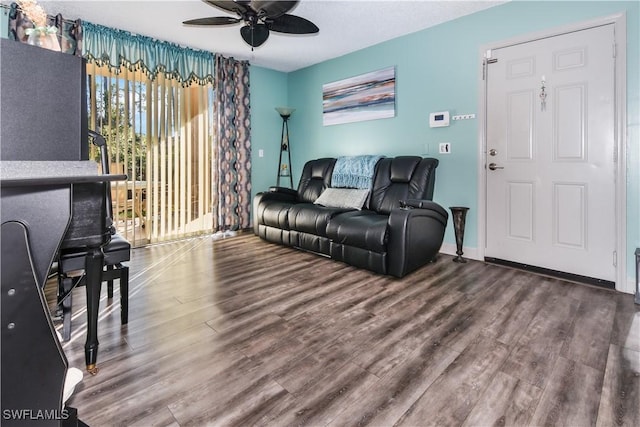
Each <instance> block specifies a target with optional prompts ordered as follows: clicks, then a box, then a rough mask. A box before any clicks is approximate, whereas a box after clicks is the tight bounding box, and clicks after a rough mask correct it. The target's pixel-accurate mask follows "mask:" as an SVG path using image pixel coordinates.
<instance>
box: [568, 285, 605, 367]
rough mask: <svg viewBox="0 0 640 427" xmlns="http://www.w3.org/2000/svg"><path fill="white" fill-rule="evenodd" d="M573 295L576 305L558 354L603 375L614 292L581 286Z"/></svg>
mask: <svg viewBox="0 0 640 427" xmlns="http://www.w3.org/2000/svg"><path fill="white" fill-rule="evenodd" d="M575 294H576V296H578V297H579V299H580V306H579V307H578V311H577V313H576V316H575V318H574V319H573V324H572V325H571V329H570V330H569V332H568V334H567V337H566V339H565V342H564V344H563V346H562V349H561V350H560V355H561V356H562V357H564V358H566V359H571V360H575V361H576V362H580V363H582V364H584V365H587V366H591V367H592V368H594V369H597V370H599V371H602V372H604V369H605V366H606V364H607V354H608V353H609V348H608V344H609V342H610V340H611V330H612V327H613V322H614V317H615V314H616V301H615V298H614V296H615V293H613V292H611V291H609V290H605V289H602V290H600V289H592V288H587V287H583V288H576V293H575Z"/></svg>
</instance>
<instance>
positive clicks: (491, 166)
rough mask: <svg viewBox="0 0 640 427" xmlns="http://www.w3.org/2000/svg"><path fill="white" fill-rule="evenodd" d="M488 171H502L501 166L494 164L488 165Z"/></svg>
mask: <svg viewBox="0 0 640 427" xmlns="http://www.w3.org/2000/svg"><path fill="white" fill-rule="evenodd" d="M489 169H491V170H492V171H494V170H496V169H504V167H503V166H498V165H496V164H495V163H489Z"/></svg>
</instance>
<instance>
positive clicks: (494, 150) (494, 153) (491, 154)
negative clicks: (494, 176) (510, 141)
mask: <svg viewBox="0 0 640 427" xmlns="http://www.w3.org/2000/svg"><path fill="white" fill-rule="evenodd" d="M496 154H498V150H496V149H495V148H492V149H491V150H489V155H490V156H495V155H496Z"/></svg>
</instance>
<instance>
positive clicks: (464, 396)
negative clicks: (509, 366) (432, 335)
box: [395, 336, 509, 426]
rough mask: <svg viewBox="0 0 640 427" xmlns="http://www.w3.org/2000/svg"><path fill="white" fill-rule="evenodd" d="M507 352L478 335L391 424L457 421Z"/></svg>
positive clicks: (442, 423)
mask: <svg viewBox="0 0 640 427" xmlns="http://www.w3.org/2000/svg"><path fill="white" fill-rule="evenodd" d="M508 354H509V349H508V348H507V346H506V345H504V344H502V343H500V342H498V341H496V340H494V339H492V338H490V337H486V336H478V337H477V339H476V340H475V341H474V342H473V343H472V344H471V345H469V346H468V347H467V348H466V349H465V350H464V351H463V352H462V353H461V354H460V355H459V356H458V357H457V358H456V359H455V360H454V361H453V362H452V363H451V364H450V365H449V366H447V368H446V369H445V370H444V372H443V373H442V374H441V375H440V376H439V377H438V378H437V379H436V380H435V381H434V382H433V383H432V384H431V385H430V386H429V388H427V390H426V391H425V392H424V393H423V394H422V396H420V397H419V398H418V399H417V400H416V401H415V403H413V405H411V407H410V408H409V409H408V410H407V411H406V412H405V413H404V415H403V416H402V417H401V418H400V419H399V420H398V421H397V423H396V424H395V425H398V426H420V425H447V426H449V425H461V424H462V423H463V422H464V420H465V419H466V418H467V416H468V415H469V413H470V412H471V410H472V409H473V407H474V406H475V404H476V403H477V402H478V400H479V399H480V397H481V396H482V393H483V392H484V390H485V389H486V387H487V386H488V385H489V384H490V382H491V380H492V378H493V377H494V376H495V374H496V373H497V371H498V369H499V368H500V366H501V365H502V364H503V363H504V360H505V359H506V358H507V356H508Z"/></svg>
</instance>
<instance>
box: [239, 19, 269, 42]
mask: <svg viewBox="0 0 640 427" xmlns="http://www.w3.org/2000/svg"><path fill="white" fill-rule="evenodd" d="M240 35H242V39H243V40H244V41H245V42H247V44H248V45H249V46H251V47H258V46H260V45H262V43H264V42H266V41H267V39H268V38H269V29H268V28H267V26H266V25H265V24H255V25H245V26H244V27H242V28H240Z"/></svg>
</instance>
